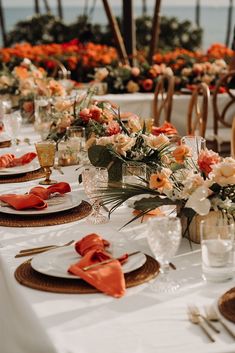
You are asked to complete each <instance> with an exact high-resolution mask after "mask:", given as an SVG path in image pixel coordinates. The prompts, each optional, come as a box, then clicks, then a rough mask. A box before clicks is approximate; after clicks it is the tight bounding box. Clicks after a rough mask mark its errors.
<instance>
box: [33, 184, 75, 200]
mask: <svg viewBox="0 0 235 353" xmlns="http://www.w3.org/2000/svg"><path fill="white" fill-rule="evenodd" d="M70 191H71V188H70V185H69V184H68V183H65V182H60V183H57V184H54V185H51V186H48V187H47V188H44V187H43V186H35V188H32V189H31V190H30V191H29V194H33V195H37V196H39V197H41V198H42V199H43V200H47V199H49V197H50V195H51V194H55V193H58V194H65V193H67V192H70Z"/></svg>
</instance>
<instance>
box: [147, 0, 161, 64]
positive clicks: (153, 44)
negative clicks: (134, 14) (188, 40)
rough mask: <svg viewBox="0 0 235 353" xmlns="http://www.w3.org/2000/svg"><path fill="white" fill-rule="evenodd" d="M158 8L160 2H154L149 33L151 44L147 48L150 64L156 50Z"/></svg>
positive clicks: (158, 20)
mask: <svg viewBox="0 0 235 353" xmlns="http://www.w3.org/2000/svg"><path fill="white" fill-rule="evenodd" d="M160 7H161V0H156V3H155V9H154V15H153V25H152V31H151V42H150V48H149V55H148V62H149V64H152V61H153V55H154V52H155V50H157V49H158V42H159V33H160Z"/></svg>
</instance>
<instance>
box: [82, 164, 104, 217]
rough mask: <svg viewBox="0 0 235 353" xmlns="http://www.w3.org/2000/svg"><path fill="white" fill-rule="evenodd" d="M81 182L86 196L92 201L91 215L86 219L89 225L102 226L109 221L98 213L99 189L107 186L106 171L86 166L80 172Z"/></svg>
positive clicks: (101, 168)
mask: <svg viewBox="0 0 235 353" xmlns="http://www.w3.org/2000/svg"><path fill="white" fill-rule="evenodd" d="M82 181H83V186H84V190H85V193H86V195H87V196H88V198H89V199H90V200H91V201H93V204H92V213H91V214H90V216H88V217H87V219H86V220H87V222H88V223H91V224H102V223H107V222H108V221H109V219H108V217H106V216H104V215H103V214H102V213H101V212H100V207H101V205H100V201H101V200H100V197H99V195H100V194H101V192H102V191H101V189H102V188H104V187H106V186H107V185H108V170H107V168H103V167H94V166H88V167H85V168H84V170H83V172H82Z"/></svg>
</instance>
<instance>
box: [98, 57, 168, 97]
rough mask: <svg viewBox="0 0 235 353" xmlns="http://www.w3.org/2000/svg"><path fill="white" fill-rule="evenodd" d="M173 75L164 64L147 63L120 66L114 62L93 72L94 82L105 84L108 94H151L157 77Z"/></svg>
mask: <svg viewBox="0 0 235 353" xmlns="http://www.w3.org/2000/svg"><path fill="white" fill-rule="evenodd" d="M162 74H167V75H173V72H172V70H171V68H170V67H167V66H166V65H165V64H160V65H157V64H155V65H149V64H148V63H147V62H145V63H141V62H140V63H139V64H138V65H137V66H134V67H131V66H129V65H122V64H120V63H118V62H114V63H113V64H112V65H107V66H106V67H103V68H97V69H96V70H95V75H94V80H95V83H96V82H105V83H107V90H108V92H109V93H135V92H139V91H140V92H153V91H154V89H155V86H156V83H157V80H158V77H159V75H162Z"/></svg>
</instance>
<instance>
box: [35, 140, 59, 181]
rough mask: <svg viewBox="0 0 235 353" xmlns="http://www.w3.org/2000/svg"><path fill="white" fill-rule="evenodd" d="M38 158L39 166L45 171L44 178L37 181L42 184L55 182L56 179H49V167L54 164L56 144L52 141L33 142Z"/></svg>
mask: <svg viewBox="0 0 235 353" xmlns="http://www.w3.org/2000/svg"><path fill="white" fill-rule="evenodd" d="M35 147H36V151H37V155H38V160H39V163H40V166H41V167H42V168H43V169H44V172H45V180H42V181H40V182H39V184H42V185H52V184H56V183H57V181H55V180H51V179H50V176H51V173H52V171H51V167H53V166H54V163H55V152H56V144H55V142H54V141H42V142H38V143H36V144H35Z"/></svg>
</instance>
